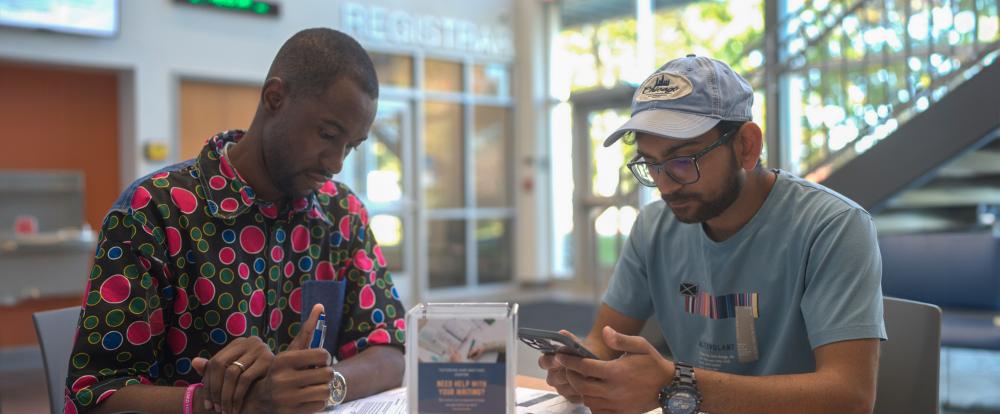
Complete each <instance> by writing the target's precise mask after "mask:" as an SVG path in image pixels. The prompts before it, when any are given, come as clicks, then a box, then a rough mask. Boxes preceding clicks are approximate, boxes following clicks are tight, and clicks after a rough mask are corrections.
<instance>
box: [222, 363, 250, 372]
mask: <svg viewBox="0 0 1000 414" xmlns="http://www.w3.org/2000/svg"><path fill="white" fill-rule="evenodd" d="M229 365H236V367H237V368H239V369H240V373H244V372H247V367H245V366H243V364H242V363H240V361H233V362H232V363H231V364H229ZM227 368H228V367H227Z"/></svg>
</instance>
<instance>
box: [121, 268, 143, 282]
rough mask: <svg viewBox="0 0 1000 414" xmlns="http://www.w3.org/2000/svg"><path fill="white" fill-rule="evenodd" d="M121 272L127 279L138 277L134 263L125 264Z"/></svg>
mask: <svg viewBox="0 0 1000 414" xmlns="http://www.w3.org/2000/svg"><path fill="white" fill-rule="evenodd" d="M122 274H123V275H125V277H127V278H129V279H135V278H137V277H139V271H137V270H136V267H135V265H128V266H125V269H123V270H122Z"/></svg>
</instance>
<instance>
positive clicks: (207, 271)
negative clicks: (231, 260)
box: [201, 262, 215, 278]
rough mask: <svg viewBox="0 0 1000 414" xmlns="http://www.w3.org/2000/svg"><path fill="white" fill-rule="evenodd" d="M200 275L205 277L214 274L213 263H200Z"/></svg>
mask: <svg viewBox="0 0 1000 414" xmlns="http://www.w3.org/2000/svg"><path fill="white" fill-rule="evenodd" d="M201 276H202V277H205V278H211V277H212V276H215V265H213V264H212V263H211V262H206V263H205V264H203V265H201Z"/></svg>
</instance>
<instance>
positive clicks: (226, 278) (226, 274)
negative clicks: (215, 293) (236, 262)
mask: <svg viewBox="0 0 1000 414" xmlns="http://www.w3.org/2000/svg"><path fill="white" fill-rule="evenodd" d="M235 277H236V274H235V273H233V270H232V269H222V271H221V272H219V279H220V280H222V283H225V284H227V285H228V284H230V283H233V279H235Z"/></svg>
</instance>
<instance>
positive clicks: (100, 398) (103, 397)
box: [97, 390, 118, 402]
mask: <svg viewBox="0 0 1000 414" xmlns="http://www.w3.org/2000/svg"><path fill="white" fill-rule="evenodd" d="M115 391H118V390H110V391H105V392H104V394H101V396H100V397H97V402H101V401H104V400H105V399H106V398H108V397H110V396H111V394H114V393H115Z"/></svg>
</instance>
